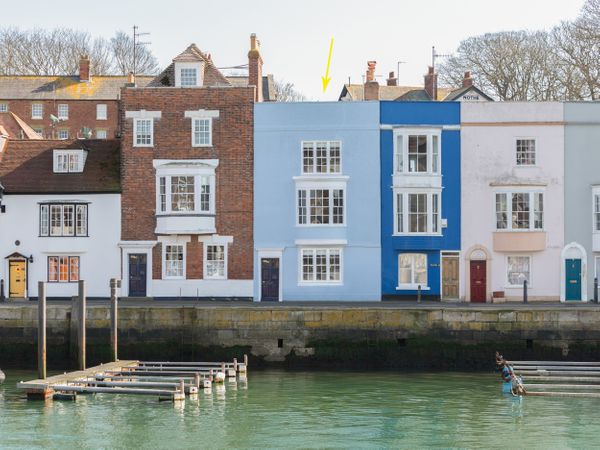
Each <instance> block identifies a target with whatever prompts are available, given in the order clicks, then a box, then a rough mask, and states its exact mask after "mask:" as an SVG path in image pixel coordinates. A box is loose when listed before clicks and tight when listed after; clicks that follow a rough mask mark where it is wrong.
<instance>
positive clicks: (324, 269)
mask: <svg viewBox="0 0 600 450" xmlns="http://www.w3.org/2000/svg"><path fill="white" fill-rule="evenodd" d="M300 262H301V264H300V271H301V274H300V275H301V276H300V280H301V281H302V282H304V283H315V282H316V283H339V282H341V281H342V249H341V248H303V249H301V250H300Z"/></svg>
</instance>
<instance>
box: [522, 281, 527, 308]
mask: <svg viewBox="0 0 600 450" xmlns="http://www.w3.org/2000/svg"><path fill="white" fill-rule="evenodd" d="M523 303H527V280H525V281H523Z"/></svg>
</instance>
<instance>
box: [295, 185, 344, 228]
mask: <svg viewBox="0 0 600 450" xmlns="http://www.w3.org/2000/svg"><path fill="white" fill-rule="evenodd" d="M317 190H323V191H328V192H329V206H328V208H329V214H328V216H327V217H328V221H329V222H328V223H310V217H311V209H312V207H311V205H310V198H311V197H310V192H311V191H317ZM300 191H305V192H306V196H305V199H306V205H305V209H306V223H300V222H301V221H300V211H299V201H300ZM334 191H342V208H343V214H342V223H334V222H333V219H334V214H333V208H334V204H333V201H334ZM347 210H348V196H347V195H346V186H345V185H343V186H341V185H329V184H328V185H315V186H306V185H302V186H299V187H297V188H296V205H295V212H296V213H295V214H296V226H298V227H344V226H346V216H347Z"/></svg>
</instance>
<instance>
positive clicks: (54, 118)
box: [50, 114, 60, 123]
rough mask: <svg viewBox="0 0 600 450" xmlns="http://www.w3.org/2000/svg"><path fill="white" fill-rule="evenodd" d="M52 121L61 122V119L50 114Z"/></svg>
mask: <svg viewBox="0 0 600 450" xmlns="http://www.w3.org/2000/svg"><path fill="white" fill-rule="evenodd" d="M50 120H51V121H52V123H58V122H60V119H59V118H58V117H56V116H55V115H54V114H50Z"/></svg>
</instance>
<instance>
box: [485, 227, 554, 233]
mask: <svg viewBox="0 0 600 450" xmlns="http://www.w3.org/2000/svg"><path fill="white" fill-rule="evenodd" d="M545 231H546V229H545V228H543V229H542V228H535V229H529V230H527V229H521V228H514V229H506V228H503V229H495V230H494V233H544V232H545Z"/></svg>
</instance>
